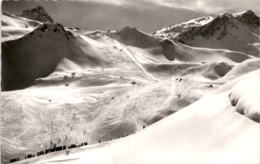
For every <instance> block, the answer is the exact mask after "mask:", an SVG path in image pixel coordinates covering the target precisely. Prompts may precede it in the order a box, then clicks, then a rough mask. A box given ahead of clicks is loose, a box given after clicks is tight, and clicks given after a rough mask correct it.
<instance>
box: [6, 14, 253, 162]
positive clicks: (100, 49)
mask: <svg viewBox="0 0 260 164" xmlns="http://www.w3.org/2000/svg"><path fill="white" fill-rule="evenodd" d="M8 17H9V16H8V15H7V16H6V18H5V19H6V20H7V19H8V20H9V19H10V20H12V21H13V24H15V23H16V21H17V22H18V23H17V24H19V25H21V26H22V27H23V24H27V22H28V19H22V18H20V17H15V19H13V18H8ZM18 18H19V19H18ZM19 21H20V22H19ZM23 21H25V22H23ZM202 21H204V24H207V23H206V22H207V21H211V19H209V20H206V19H205V20H201V21H200V22H202ZM198 22H199V21H198ZM13 24H12V25H10V26H12V27H14V25H13ZM198 27H199V25H198ZM34 28H35V27H33V28H32V31H31V33H29V34H28V35H26V34H25V33H24V34H23V35H24V37H22V38H20V39H14V38H15V37H16V36H18V34H16V33H15V34H11V33H10V37H11V38H12V41H4V42H2V46H3V47H4V49H3V50H4V51H3V54H2V58H3V57H4V58H5V59H6V60H7V61H9V63H8V62H6V60H2V65H6V64H7V66H5V71H4V72H5V73H6V74H7V75H6V76H9V77H12V78H11V79H13V80H14V81H15V82H16V84H17V85H21V84H22V82H23V80H24V81H25V82H28V80H29V82H30V84H29V85H27V86H23V88H24V87H25V88H24V89H20V90H13V91H8V92H5V91H4V92H2V93H1V113H2V115H1V120H3V123H2V124H1V131H2V132H3V133H2V134H1V142H2V147H1V152H2V153H1V162H2V163H7V162H8V161H9V160H10V159H12V158H15V157H20V159H23V158H24V156H25V155H28V154H35V153H36V152H38V151H40V150H43V149H47V148H51V147H52V146H53V145H54V144H56V145H58V146H60V145H67V146H68V145H71V144H77V145H78V144H81V143H82V142H88V143H89V144H91V145H90V146H89V147H86V148H85V147H82V148H77V149H74V150H73V149H70V151H71V152H73V151H74V152H75V153H76V152H81V151H83V150H85V149H92V150H93V152H96V153H97V154H96V153H94V154H93V155H94V156H93V163H95V162H96V163H98V162H100V163H109V162H107V161H110V160H111V155H112V156H115V159H116V160H117V161H110V162H112V163H115V162H118V163H126V161H124V159H126V158H125V156H122V159H121V155H122V154H120V152H116V149H117V148H118V150H120V151H121V153H123V152H124V153H126V154H129V155H133V156H136V158H133V159H131V160H136V161H131V160H130V161H129V163H138V162H139V163H142V162H144V163H145V161H146V162H148V163H151V162H152V161H149V159H150V158H148V157H147V156H149V157H150V156H155V155H153V153H151V154H150V153H149V150H151V151H150V152H152V151H153V152H157V153H158V154H165V158H164V157H162V159H161V158H160V159H159V157H158V160H161V161H163V163H164V161H165V163H167V162H168V163H171V162H175V160H176V161H178V163H181V162H183V163H185V162H186V163H192V162H193V161H194V160H195V161H196V160H198V161H199V162H198V163H203V162H204V163H207V160H209V161H215V159H216V158H217V157H218V155H223V156H224V157H226V159H227V161H225V162H227V163H228V162H229V163H232V162H233V161H236V159H235V158H233V157H234V156H233V153H236V150H235V149H237V150H238V148H239V147H240V146H242V145H243V144H247V140H246V139H248V138H249V137H248V136H249V135H252V134H253V132H254V134H257V132H258V131H256V129H255V128H256V126H255V123H254V122H253V124H252V121H251V120H257V119H255V117H257V115H258V112H255V110H256V109H258V108H255V107H251V106H248V105H247V104H245V101H246V100H245V99H248V98H249V97H250V96H249V95H251V92H253V91H257V90H250V91H249V92H248V93H247V95H248V96H245V97H246V98H244V97H243V96H241V95H240V93H238V91H236V90H237V89H239V88H240V86H239V87H236V88H234V90H233V89H232V87H233V86H235V85H236V84H237V83H240V81H242V80H243V79H245V78H246V77H247V76H251V75H247V76H246V77H244V76H243V78H241V79H239V78H238V77H239V76H241V75H242V74H245V73H248V72H250V71H253V70H256V69H258V68H257V67H254V68H252V66H251V64H256V65H257V63H258V59H257V58H256V57H255V56H252V55H249V54H246V53H243V52H240V51H232V50H229V49H212V48H202V47H192V46H188V45H185V44H181V43H178V42H176V41H172V40H169V39H165V38H160V37H158V36H154V35H152V34H146V33H144V32H141V31H139V30H138V29H135V28H130V27H126V28H123V29H122V30H119V31H98V30H97V31H85V30H78V29H76V28H67V27H63V26H62V25H60V24H41V23H40V24H39V25H37V27H36V29H35V30H34ZM187 28H188V25H187ZM17 29H19V28H17ZM5 30H6V29H3V31H4V32H6V31H5ZM28 31H29V30H28ZM255 45H256V44H255ZM36 47H37V48H36ZM7 51H8V53H6V52H7ZM25 52H26V53H25ZM10 54H11V55H10ZM10 57H11V58H10ZM248 59H249V60H248ZM10 61H11V63H10ZM241 62H242V63H241ZM13 63H15V64H13ZM250 63H251V64H250ZM8 64H9V66H8ZM13 65H15V67H13V68H12V66H13ZM14 68H15V69H14ZM24 68H26V71H25V69H24ZM2 70H3V69H2ZM11 70H16V71H17V72H12V71H11ZM29 70H34V71H35V72H34V71H29ZM17 73H18V74H20V75H23V76H22V77H23V78H24V79H21V77H20V78H19V76H17ZM253 74H254V75H252V76H254V77H255V73H253ZM10 75H12V76H10ZM2 77H3V76H2ZM229 79H236V80H237V81H235V80H234V81H233V84H232V85H231V84H230V86H231V87H230V86H229V88H227V89H226V88H223V87H220V86H222V85H225V83H230V82H228V81H229ZM249 79H252V80H253V81H256V83H250V84H249V82H248V81H246V82H245V83H244V84H243V85H242V84H241V85H242V87H244V86H245V85H247V84H249V85H250V86H251V85H252V86H253V85H254V86H255V88H257V87H258V83H257V77H256V78H249ZM249 81H250V80H249ZM8 84H10V83H8ZM219 87H220V89H222V90H223V91H221V92H218V93H214V92H213V91H215V89H217V88H219ZM13 89H14V88H13ZM231 89H232V94H230V93H231V92H230V91H229V90H231ZM223 92H225V93H223ZM209 93H211V94H212V96H209V97H208V98H205V99H204V100H201V101H199V102H197V103H198V104H201V105H198V106H197V107H196V110H193V109H191V110H187V111H186V108H185V107H186V106H188V105H190V104H192V103H193V102H195V101H196V100H198V99H200V98H201V97H203V96H205V95H208V94H209ZM229 95H230V98H229ZM253 95H257V94H256V93H254V94H253ZM233 97H234V99H239V100H241V101H240V102H239V104H240V103H241V105H239V108H240V107H243V108H250V109H248V110H247V109H246V110H243V111H245V112H244V113H245V116H246V117H244V116H241V114H239V113H238V112H236V108H237V107H236V106H234V107H232V106H231V105H230V104H231V102H230V101H232V99H231V98H233ZM240 97H242V98H240ZM255 97H256V98H255V99H254V100H252V101H250V102H252V103H253V104H254V103H257V100H258V98H257V96H255ZM200 102H201V103H200ZM209 102H212V103H209ZM219 102H223V103H220V104H217V103H219ZM197 103H195V104H197ZM208 104H210V105H208ZM212 104H213V105H212ZM215 104H216V106H214V105H215ZM192 106H196V105H192ZM208 106H210V110H208ZM188 108H190V107H188ZM191 108H193V107H191ZM211 109H213V110H212V111H211ZM179 110H180V111H179ZM181 110H185V111H186V112H184V113H186V114H184V115H183V116H179V115H182V114H179V113H180V112H181ZM231 110H232V111H233V112H234V114H230V113H232V112H231ZM251 110H252V112H251ZM177 111H179V112H177ZM190 111H192V112H190ZM225 111H228V112H225ZM238 111H240V110H238ZM211 112H212V113H211ZM188 113H190V114H188ZM201 113H203V115H202V114H201ZM240 113H243V112H240ZM255 113H256V114H255ZM175 114H176V115H177V116H176V118H177V120H179V121H176V122H175V121H173V120H175V117H174V115H175ZM169 115H170V116H169ZM252 115H253V116H252ZM167 116H169V119H168V118H166V120H171V121H169V122H167V121H166V123H160V122H158V124H154V123H155V122H157V121H159V120H161V119H163V118H165V117H167ZM219 116H221V117H219ZM179 117H180V118H179ZM229 117H232V118H234V120H233V121H234V124H231V123H232V120H229V119H225V118H229ZM247 117H249V118H247ZM170 118H174V119H170ZM192 118H194V120H195V121H194V122H197V121H198V123H196V124H194V125H193V119H192ZM241 118H244V120H241ZM200 119H202V121H200ZM164 120H165V119H163V120H162V122H165V121H164ZM189 120H192V121H189ZM213 120H217V121H216V122H215V121H213ZM229 121H230V122H231V123H230V122H229ZM241 121H242V122H245V123H241ZM202 122H203V123H205V122H207V123H208V125H209V128H207V127H205V128H204V124H203V123H202ZM225 123H226V124H225ZM229 123H230V126H231V128H229V126H226V125H227V124H229ZM181 124H183V126H180V127H178V126H179V125H181ZM150 125H151V128H149V127H148V128H147V129H145V130H144V131H142V129H143V127H144V126H145V127H147V126H150ZM201 125H203V126H201ZM153 126H155V127H156V128H154V127H153ZM186 127H187V131H185V130H183V128H184V129H186ZM194 127H196V128H197V127H201V128H199V129H198V133H196V134H198V135H199V137H198V140H199V141H202V140H205V141H206V143H208V145H210V146H206V145H207V144H205V145H204V146H203V147H201V148H200V147H199V145H203V144H202V142H196V141H197V140H196V139H192V138H194V137H193V136H194V134H192V132H194V129H196V128H194ZM223 127H225V128H223ZM232 127H235V128H234V129H233V130H234V131H233V130H232ZM240 128H242V129H244V128H245V131H243V133H239V134H241V136H240V135H235V132H238V130H239V129H240ZM150 129H154V130H151V131H150ZM160 129H162V133H159V132H158V131H159V130H160ZM169 129H173V131H172V133H169V131H171V130H169ZM216 130H219V131H220V133H219V135H217V136H216V135H215V133H214V132H215V131H216ZM251 130H252V131H251ZM138 131H140V133H139V132H138ZM148 131H149V132H148ZM190 131H191V132H190ZM137 132H138V133H137ZM180 132H181V133H180ZM199 132H201V133H199ZM251 132H252V133H251ZM134 133H137V134H135V135H133V136H130V137H129V139H128V137H126V138H123V139H119V140H115V141H113V142H115V143H116V145H118V147H117V146H112V145H111V146H108V147H103V148H104V149H103V148H101V147H102V146H105V145H109V143H107V142H106V141H107V140H112V139H116V138H120V137H123V136H127V135H131V134H134ZM143 133H145V135H143ZM179 133H180V135H176V134H179ZM160 134H162V136H161V137H165V141H162V143H160V142H159V143H158V137H159V135H160ZM205 134H209V135H210V137H212V140H211V139H208V138H207V137H204V136H203V135H205ZM225 134H227V135H228V134H230V135H231V136H232V137H231V138H233V139H234V142H233V141H231V139H230V138H229V137H225V136H226V135H225ZM236 134H237V133H236ZM186 135H187V136H186ZM247 135H248V136H247ZM139 137H140V140H139V139H138V138H139ZM218 137H219V138H218ZM252 137H253V138H250V139H252V141H250V143H249V142H248V145H247V146H246V147H250V145H251V144H252V143H253V142H255V141H256V139H255V137H256V136H255V135H252ZM131 138H134V139H133V141H132V139H131ZM156 138H157V139H156ZM143 139H144V140H146V141H145V142H143V143H140V141H142V140H143ZM172 139H173V140H172ZM182 139H183V140H182ZM225 139H226V141H225V142H223V145H222V146H221V144H219V143H220V141H219V140H225ZM239 139H241V140H239ZM99 140H100V142H102V143H100V144H96V143H98V142H99ZM128 140H131V142H130V141H128ZM156 140H157V141H156ZM178 140H180V143H179V144H178ZM194 140H195V141H194ZM218 141H219V142H218ZM240 141H241V142H240ZM119 142H120V144H117V143H119ZM152 142H153V143H152ZM185 142H186V144H185ZM193 142H196V143H193ZM251 142H252V143H251ZM125 143H127V144H126V145H125V146H128V144H130V143H131V144H133V145H132V146H129V147H130V149H129V151H130V152H127V150H126V148H125V146H124V144H125ZM221 143H222V142H221ZM233 143H234V144H235V145H237V147H236V146H232V144H233ZM182 144H184V147H183V148H182V147H181V146H182ZM211 144H212V145H211ZM142 145H143V146H142ZM189 145H191V146H189ZM225 145H227V146H225ZM134 146H135V147H137V149H138V150H140V152H138V151H137V153H138V154H137V153H134V152H133V151H134V150H135V149H134V148H133V147H134ZM95 147H97V149H96V148H95ZM99 147H100V148H101V149H99ZM116 147H117V148H116ZM156 147H158V149H157V148H156ZM188 147H191V149H189V150H190V153H191V154H193V155H194V156H192V158H190V161H181V160H182V159H177V157H176V159H175V158H173V156H177V155H178V156H179V155H180V154H184V155H185V156H186V155H187V156H188V155H190V154H185V153H187V151H186V150H187V149H185V148H188ZM110 148H111V152H109V149H110ZM150 148H151V149H150ZM160 149H161V150H162V151H161V152H159V151H160ZM92 150H91V151H88V152H87V153H86V154H89V153H90V154H92ZM99 150H101V152H99ZM198 150H199V151H198ZM200 150H201V151H200ZM243 150H244V149H243ZM103 151H104V153H105V154H103ZM107 151H108V152H107ZM146 152H148V153H147V155H145V153H146ZM169 152H170V153H169ZM201 152H202V153H201ZM215 152H223V153H222V154H217V153H215ZM64 153H65V152H60V153H59V152H55V153H51V154H47V155H43V156H40V157H36V158H31V159H28V160H25V161H22V162H24V163H27V162H28V163H35V162H36V161H37V160H38V161H39V162H41V163H46V162H47V161H46V159H49V158H53V159H50V160H51V161H52V163H58V162H65V163H66V162H72V163H73V162H79V161H80V163H81V162H82V163H85V162H86V161H90V163H92V161H91V160H92V159H85V157H84V158H81V155H82V154H83V155H86V154H85V152H82V153H76V154H74V155H73V154H72V155H69V156H67V157H65V158H64ZM175 153H176V155H174V154H175ZM209 153H210V154H209ZM240 153H243V152H238V155H239V157H238V158H237V159H238V161H240V162H241V163H245V162H243V160H244V161H247V160H248V159H250V160H251V159H252V160H254V157H253V156H254V155H255V154H256V149H253V150H252V154H251V155H252V158H251V156H250V154H246V155H245V156H244V157H242V156H241V155H240ZM172 154H173V156H172ZM95 155H100V156H101V155H102V158H100V156H99V157H98V158H100V159H97V158H96V156H95ZM143 155H144V156H143ZM54 156H56V157H57V158H56V157H54ZM227 156H228V157H227ZM60 157H61V158H60ZM224 157H223V158H224ZM229 157H230V158H229ZM78 158H79V159H78ZM86 158H89V156H88V155H86ZM202 158H203V159H205V161H202V162H201V160H202ZM221 159H222V158H220V159H219V160H221ZM85 160H86V161H85ZM99 160H100V161H99ZM156 160H157V159H154V163H159V161H158V162H157V161H156ZM187 160H188V159H187ZM228 160H229V161H228ZM191 161H192V162H191ZM216 161H217V163H221V162H219V161H218V160H217V159H216ZM230 161H231V162H230ZM48 162H50V161H48ZM250 162H251V161H249V163H250ZM211 163H212V162H211ZM238 163H239V162H238Z"/></svg>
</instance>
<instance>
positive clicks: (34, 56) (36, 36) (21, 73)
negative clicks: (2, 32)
mask: <svg viewBox="0 0 260 164" xmlns="http://www.w3.org/2000/svg"><path fill="white" fill-rule="evenodd" d="M55 30H56V32H54V31H55ZM72 38H73V37H72V36H70V35H69V34H68V32H66V31H65V30H64V28H63V26H62V25H60V24H43V25H41V26H39V27H38V28H37V29H36V30H34V31H33V32H31V33H29V34H27V35H25V36H24V37H23V38H20V39H18V40H13V41H7V42H3V43H2V56H1V59H2V73H1V76H2V82H1V89H2V90H3V91H8V90H15V89H23V88H26V87H28V86H30V85H32V84H33V83H34V80H35V79H37V78H40V77H45V76H47V75H49V74H50V73H52V72H53V71H54V70H55V68H56V66H57V64H58V63H59V62H60V61H61V60H62V58H64V57H69V54H70V50H69V48H68V46H67V45H68V44H69V43H68V42H69V41H70V39H72Z"/></svg>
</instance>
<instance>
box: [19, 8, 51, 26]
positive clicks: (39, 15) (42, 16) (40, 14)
mask: <svg viewBox="0 0 260 164" xmlns="http://www.w3.org/2000/svg"><path fill="white" fill-rule="evenodd" d="M20 16H22V17H25V18H28V19H32V20H37V21H40V22H43V23H54V21H53V19H52V18H51V17H50V16H49V14H48V13H47V11H46V10H45V9H44V8H43V7H42V6H37V7H36V8H33V9H30V10H24V11H23V13H22V14H21V15H20Z"/></svg>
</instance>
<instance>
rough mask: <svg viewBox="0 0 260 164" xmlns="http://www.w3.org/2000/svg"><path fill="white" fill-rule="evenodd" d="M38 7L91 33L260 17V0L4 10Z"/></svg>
mask: <svg viewBox="0 0 260 164" xmlns="http://www.w3.org/2000/svg"><path fill="white" fill-rule="evenodd" d="M37 5H42V6H43V7H44V8H45V9H46V10H47V12H48V13H49V15H50V16H51V17H52V18H53V19H54V20H55V21H56V22H59V23H62V24H63V25H65V26H69V27H80V28H82V29H87V30H99V29H100V30H109V29H110V30H113V29H120V28H122V27H125V26H133V27H136V28H138V29H140V30H142V31H145V32H154V31H156V30H158V29H161V28H163V27H164V26H166V25H169V24H177V23H181V22H183V21H187V20H189V19H193V18H196V17H199V16H203V15H214V14H218V13H224V12H240V11H244V10H248V9H251V10H253V11H254V12H255V13H256V14H258V15H260V7H259V6H260V0H8V1H7V0H4V1H3V3H2V10H3V11H8V12H11V13H14V14H18V15H19V14H21V13H22V11H23V10H25V9H30V8H33V7H35V6H37Z"/></svg>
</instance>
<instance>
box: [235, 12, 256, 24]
mask: <svg viewBox="0 0 260 164" xmlns="http://www.w3.org/2000/svg"><path fill="white" fill-rule="evenodd" d="M235 16H236V18H237V19H238V20H239V21H240V22H242V23H245V24H247V25H249V26H251V27H254V28H259V26H260V18H259V17H258V16H257V15H256V14H255V13H254V12H253V11H252V10H247V11H245V12H242V13H240V14H236V15H235Z"/></svg>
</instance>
